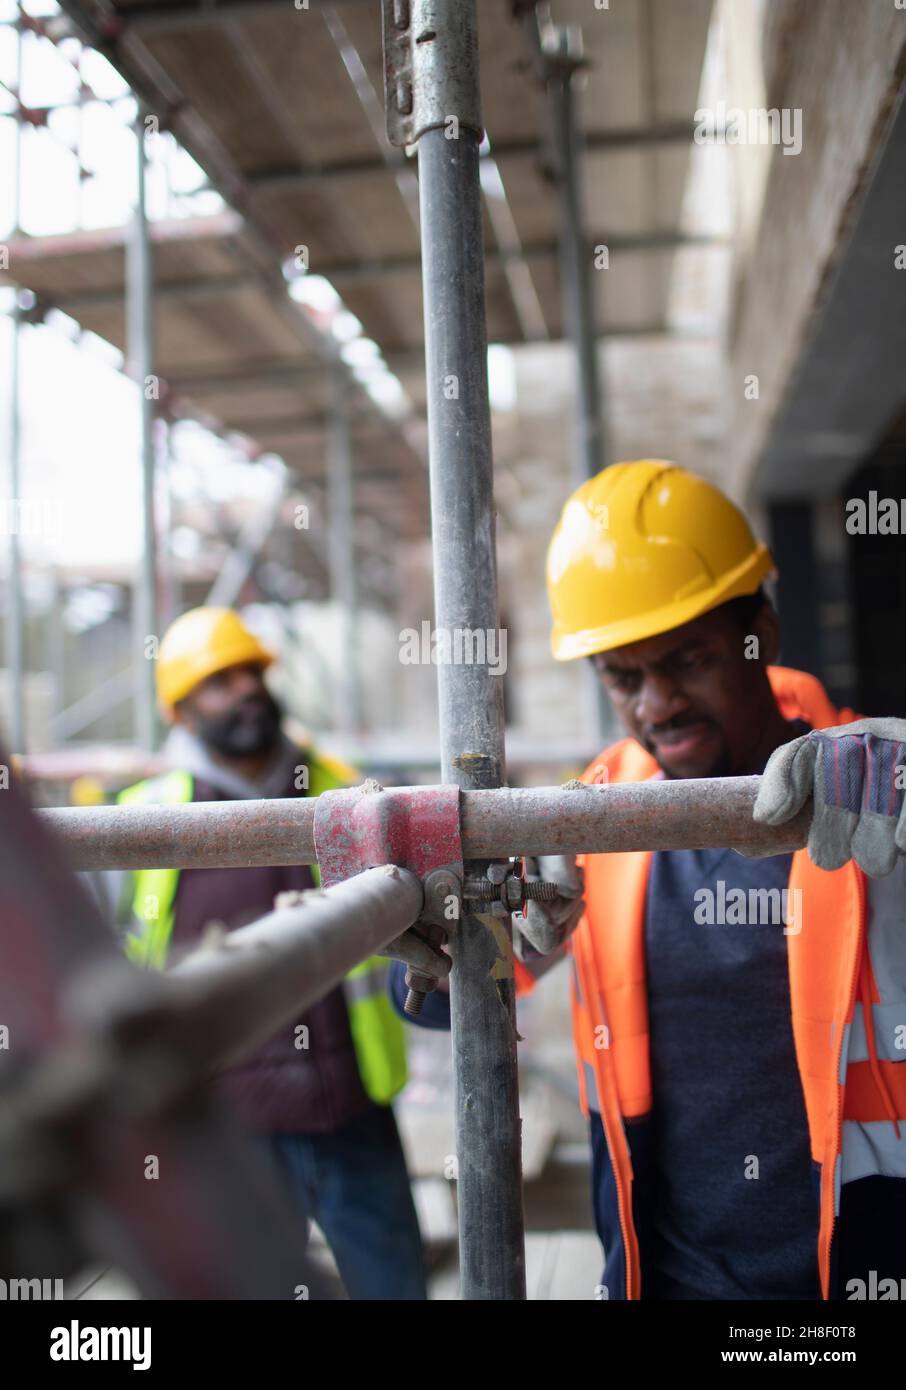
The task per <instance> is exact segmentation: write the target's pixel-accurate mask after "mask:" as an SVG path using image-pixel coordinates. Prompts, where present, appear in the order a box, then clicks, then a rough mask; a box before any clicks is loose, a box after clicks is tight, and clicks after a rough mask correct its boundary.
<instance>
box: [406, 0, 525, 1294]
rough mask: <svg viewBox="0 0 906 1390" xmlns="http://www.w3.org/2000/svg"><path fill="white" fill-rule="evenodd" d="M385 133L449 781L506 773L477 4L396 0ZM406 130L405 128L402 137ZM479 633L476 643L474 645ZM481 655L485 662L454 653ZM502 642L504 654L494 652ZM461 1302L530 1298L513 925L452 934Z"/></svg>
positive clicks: (468, 785)
mask: <svg viewBox="0 0 906 1390" xmlns="http://www.w3.org/2000/svg"><path fill="white" fill-rule="evenodd" d="M384 26H385V28H384V34H385V66H386V68H387V74H388V77H387V93H388V127H389V129H390V132H391V138H395V139H396V140H397V142H398V143H410V144H411V143H415V142H417V147H418V171H419V190H420V206H421V241H422V280H423V289H424V302H425V342H426V372H427V399H428V437H429V458H430V483H431V526H432V541H433V554H434V604H435V623H436V627H437V629H438V632H439V633H440V634H442V637H443V639H446V640H447V641H448V642H449V647H448V656H447V659H445V660H442V661H441V662H440V663H439V664H438V695H439V704H440V738H441V767H442V777H443V780H444V782H454V783H457V784H458V785H459V786H460V787H462V788H464V789H467V790H475V789H483V788H489V787H499V786H501V785H502V783H503V780H504V777H505V752H504V719H503V688H502V684H501V678H500V675H499V674H498V675H495V674H494V673H493V666H494V665H495V664H497V663H496V662H492V660H491V655H492V652H499V651H500V650H502V648H500V647H499V646H498V644H499V643H500V641H501V637H502V634H501V633H500V629H499V626H498V614H497V574H496V558H495V547H494V507H493V495H492V462H491V424H490V410H489V406H488V381H487V330H486V326H485V307H484V263H483V248H482V226H481V192H480V184H479V173H478V149H479V144H480V142H481V138H482V127H481V112H480V101H479V91H478V35H477V15H476V6H475V3H474V0H415V3H413V4H412V5H411V7H410V6H409V5H406V4H400V3H399V0H385V5H384ZM395 126H396V129H394V127H395ZM476 634H477V635H478V636H477V637H476ZM476 640H480V642H481V643H482V645H483V651H482V653H481V658H482V659H480V660H477V661H474V660H471V659H469V660H465V659H463V658H462V656H461V657H460V658H459V659H457V655H456V654H457V651H458V650H459V646H458V644H462V643H465V642H470V643H474V641H476ZM492 644H493V646H492ZM451 954H452V956H453V971H452V976H451V984H450V997H451V1015H452V1031H453V1061H454V1070H455V1090H456V1099H455V1105H456V1158H457V1169H458V1205H459V1234H460V1272H461V1296H462V1297H463V1298H464V1299H494V1300H499V1299H521V1298H524V1297H525V1252H524V1235H523V1215H522V1155H521V1145H520V1122H519V1090H518V1077H517V1066H516V1026H515V987H514V979H513V963H512V960H513V958H512V938H511V932H510V924H509V919H508V918H506V917H503V918H499V917H474V916H469V917H465V918H463V919H462V920H461V922H460V923H459V926H458V927H457V929H456V930H455V932H453V933H451Z"/></svg>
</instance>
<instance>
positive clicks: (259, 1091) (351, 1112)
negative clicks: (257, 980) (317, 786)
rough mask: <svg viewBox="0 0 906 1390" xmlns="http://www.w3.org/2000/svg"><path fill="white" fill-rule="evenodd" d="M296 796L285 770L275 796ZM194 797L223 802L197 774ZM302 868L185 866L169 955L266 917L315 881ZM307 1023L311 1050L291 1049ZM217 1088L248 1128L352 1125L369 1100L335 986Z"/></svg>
mask: <svg viewBox="0 0 906 1390" xmlns="http://www.w3.org/2000/svg"><path fill="white" fill-rule="evenodd" d="M280 794H281V795H283V796H298V795H304V793H300V792H298V791H297V790H296V789H295V787H294V779H293V777H292V775H290V776H289V777H288V779H287V785H286V787H285V788H284V790H283V791H282V792H281V793H280ZM192 799H193V801H226V800H230V799H232V795H231V793H230V792H229V791H225V790H221V789H220V788H218V787H216V786H214V785H213V783H212V782H208V781H206V780H205V779H204V778H203V777H200V776H198V775H195V778H194V788H193V798H192ZM313 883H314V880H313V878H312V875H311V870H310V869H309V868H307V867H306V866H305V865H296V866H291V867H286V868H276V867H275V868H269V867H264V868H252V869H183V870H182V871H181V872H180V875H179V883H178V887H177V890H176V899H175V902H174V922H173V935H172V938H171V955H170V959H171V960H173V959H174V958H177V957H178V956H179V955H180V954H182V953H183V951H184V950H185V948H186V947H187V946H191V945H194V944H195V942H196V941H197V940H198V938H199V937H200V936H201V935H202V933H203V931H204V929H205V927H206V926H207V925H208V924H209V923H212V922H217V923H222V924H223V925H224V926H225V927H226V928H227V929H228V930H231V929H233V928H234V927H241V926H245V925H246V924H247V923H248V922H253V921H255V919H256V918H258V917H262V916H264V914H265V913H267V912H270V911H271V909H272V908H273V905H274V898H275V897H276V895H277V894H278V893H282V892H286V891H287V890H289V889H296V890H300V889H305V888H311V887H312V886H313ZM300 1023H304V1024H305V1025H306V1026H307V1028H308V1048H307V1049H305V1048H297V1047H296V1046H295V1041H296V1033H295V1029H296V1027H297V1026H298V1024H300ZM217 1085H218V1089H219V1090H220V1091H221V1093H222V1094H223V1095H224V1096H225V1098H226V1099H227V1102H228V1103H229V1104H230V1105H231V1106H232V1107H233V1108H234V1109H236V1110H238V1112H239V1115H240V1118H241V1119H242V1121H243V1123H244V1124H245V1125H246V1127H247V1128H248V1129H250V1130H252V1131H254V1132H256V1133H260V1134H297V1133H309V1134H311V1133H325V1132H327V1131H330V1130H335V1129H339V1128H341V1127H342V1126H344V1125H346V1124H349V1123H350V1122H351V1121H352V1120H353V1119H355V1118H356V1116H358V1115H360V1114H362V1112H363V1111H365V1110H367V1109H368V1107H369V1106H370V1105H371V1104H372V1102H371V1101H370V1099H369V1098H368V1096H367V1094H366V1092H365V1088H364V1086H363V1085H362V1080H361V1076H360V1074H359V1068H358V1063H357V1060H356V1054H355V1048H354V1046H353V1041H352V1035H351V1033H350V1031H349V1017H348V1014H347V1011H346V1002H345V999H344V997H343V991H342V989H339V988H338V989H334V990H332V991H331V993H330V994H328V995H326V996H325V998H324V999H322V1000H320V1002H319V1003H317V1004H315V1006H314V1007H313V1008H312V1009H309V1010H308V1012H307V1013H306V1014H302V1015H300V1016H299V1018H298V1019H296V1020H295V1022H294V1023H292V1024H288V1025H286V1026H285V1027H283V1028H281V1029H280V1031H279V1032H278V1033H277V1034H275V1036H274V1037H273V1038H271V1040H270V1041H269V1042H267V1043H265V1044H264V1045H263V1046H262V1047H261V1048H259V1050H258V1051H257V1052H255V1053H254V1054H253V1055H252V1056H251V1057H250V1058H248V1060H247V1061H245V1062H241V1063H239V1064H238V1065H236V1066H234V1067H231V1068H229V1069H228V1070H227V1071H225V1072H224V1073H223V1075H222V1076H221V1077H220V1078H219V1080H218V1083H217Z"/></svg>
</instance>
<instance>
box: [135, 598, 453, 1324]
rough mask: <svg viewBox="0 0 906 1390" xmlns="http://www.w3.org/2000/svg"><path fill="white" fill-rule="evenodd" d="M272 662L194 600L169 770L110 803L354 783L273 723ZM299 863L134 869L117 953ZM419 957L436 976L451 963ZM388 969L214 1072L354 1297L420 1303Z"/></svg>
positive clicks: (184, 940)
mask: <svg viewBox="0 0 906 1390" xmlns="http://www.w3.org/2000/svg"><path fill="white" fill-rule="evenodd" d="M272 660H273V657H272V656H271V654H270V653H269V652H268V651H267V650H266V649H265V647H264V646H262V644H261V643H260V642H259V640H258V639H257V637H255V636H254V634H253V633H252V632H251V631H250V630H249V629H248V627H246V625H245V624H244V623H243V621H242V619H241V618H240V617H239V615H238V614H237V613H235V612H233V611H231V610H229V609H224V608H196V609H193V610H192V611H190V612H187V613H184V614H183V615H182V616H181V617H179V618H177V620H176V621H175V622H174V623H173V625H172V626H171V627H170V629H169V630H168V631H167V633H166V634H165V635H164V637H163V640H162V641H161V644H160V653H159V658H158V662H157V672H156V674H157V689H158V696H159V701H160V706H161V710H162V712H163V714H164V716H165V717H166V719H167V720H168V722H169V723H170V725H171V732H170V735H169V737H168V740H167V743H166V745H165V748H164V753H165V756H166V760H167V763H168V766H169V768H170V770H169V771H168V772H166V773H165V774H163V775H162V776H160V777H156V778H153V779H151V780H150V781H146V782H142V783H139V784H138V785H137V786H135V787H131V788H129V789H128V790H127V791H126V792H124V793H122V795H121V797H120V800H121V801H122V802H125V803H135V802H148V801H157V802H186V801H216V800H236V799H245V798H257V797H272V796H275V797H282V796H306V795H309V796H317V795H318V794H319V793H320V792H322V791H326V790H328V789H331V788H334V787H339V786H345V785H348V784H349V783H350V782H352V781H355V780H356V774H355V773H354V772H353V771H352V769H350V768H346V767H344V766H343V765H341V764H339V763H337V762H336V761H335V760H334V759H332V758H330V757H327V756H325V755H324V754H323V753H322V752H320V751H318V750H317V749H314V748H310V747H309V748H300V747H299V746H298V745H296V744H295V743H293V742H292V741H291V740H290V739H289V738H288V737H287V736H286V734H285V733H284V732H283V731H282V728H281V710H280V707H279V705H278V703H277V701H276V700H275V698H274V696H273V695H272V694H271V692H270V691H269V689H268V688H267V686H266V684H265V681H264V678H263V673H264V671H265V670H266V668H267V667H268V666H269V665H270V664H271V662H272ZM315 875H316V871H314V872H313V871H312V870H311V869H309V868H308V867H306V866H302V865H297V866H294V867H286V868H276V867H274V868H270V867H261V868H251V869H183V870H175V869H173V870H170V869H151V870H146V871H142V872H139V873H137V874H135V875H134V876H133V878H132V881H131V885H130V893H131V929H130V931H129V933H128V935H127V941H126V947H127V952H128V954H129V955H130V957H131V958H132V959H133V960H134V961H136V962H137V963H138V964H141V965H145V966H152V967H157V968H162V967H163V966H164V965H165V964H167V962H168V961H170V960H172V959H173V956H174V954H178V953H179V952H180V951H182V950H184V949H185V948H187V947H191V946H192V945H193V944H194V943H196V942H197V941H198V939H199V937H200V936H201V935H202V933H203V932H204V931H205V929H206V928H207V927H208V926H209V925H210V924H212V923H216V924H218V925H219V926H221V927H225V928H226V929H228V930H231V929H233V928H235V927H239V926H242V925H244V924H246V923H248V922H250V921H254V920H255V919H256V918H258V917H261V916H263V915H264V914H265V913H267V912H269V911H271V910H272V908H273V907H274V903H275V899H276V898H277V897H278V896H279V895H282V894H286V893H294V892H299V891H304V890H305V889H308V888H312V887H313V886H315V883H316V876H315ZM431 955H432V960H431V962H427V961H423V962H422V965H423V966H424V965H429V966H430V965H432V964H433V966H434V973H443V970H444V968H445V966H446V967H448V964H449V963H448V962H446V958H444V959H443V960H442V961H441V960H438V961H434V953H433V952H432V953H431ZM387 966H388V962H387V960H386V959H384V958H381V957H374V958H372V959H371V960H369V961H366V962H364V964H362V965H360V966H358V967H357V968H356V969H355V970H353V971H352V972H351V973H350V975H349V976H348V977H347V979H346V981H345V983H344V985H343V987H340V988H337V989H334V990H333V991H331V993H330V994H328V995H327V996H326V997H325V998H324V999H322V1000H321V1001H320V1002H319V1003H318V1004H316V1005H315V1006H314V1008H312V1009H311V1010H309V1012H308V1013H307V1014H306V1015H305V1016H304V1017H301V1018H299V1019H298V1020H297V1021H296V1022H295V1023H294V1024H293V1025H291V1026H288V1027H286V1028H284V1029H282V1030H281V1031H280V1033H279V1034H277V1035H276V1036H275V1037H274V1038H272V1039H271V1040H270V1042H269V1043H267V1044H266V1045H265V1046H264V1047H262V1048H261V1049H260V1050H259V1051H258V1052H256V1053H255V1054H254V1055H253V1056H252V1057H250V1058H248V1059H247V1060H246V1061H245V1062H243V1063H242V1064H240V1065H238V1066H235V1067H233V1068H231V1069H230V1070H229V1071H228V1072H227V1073H225V1074H224V1076H223V1077H222V1078H221V1086H222V1089H223V1090H224V1091H225V1092H226V1094H227V1096H228V1098H229V1100H230V1101H231V1102H232V1104H233V1106H234V1108H236V1109H237V1110H238V1112H239V1114H240V1117H241V1119H242V1120H243V1122H244V1124H245V1126H246V1127H247V1129H248V1130H250V1131H251V1132H253V1133H255V1134H258V1135H261V1136H264V1142H265V1143H266V1145H267V1146H268V1148H269V1149H270V1150H271V1151H272V1153H273V1155H274V1157H275V1159H276V1160H277V1162H278V1163H279V1164H280V1166H281V1168H282V1169H283V1170H284V1172H285V1175H286V1179H287V1181H288V1182H289V1183H290V1184H291V1185H292V1186H293V1188H294V1190H295V1192H296V1193H297V1195H298V1196H299V1198H300V1200H301V1204H302V1205H303V1207H304V1210H305V1212H306V1214H307V1215H308V1216H311V1217H312V1218H314V1219H316V1220H317V1222H318V1224H319V1225H320V1226H321V1228H322V1230H323V1231H324V1234H325V1236H326V1238H327V1240H328V1243H329V1244H330V1246H331V1248H332V1251H333V1254H334V1256H335V1258H336V1261H337V1266H338V1268H339V1271H340V1274H341V1276H342V1279H343V1282H344V1284H345V1286H346V1289H347V1291H348V1293H349V1295H350V1297H352V1298H375V1299H397V1298H399V1299H422V1298H424V1297H426V1291H425V1279H424V1271H423V1265H422V1251H421V1240H420V1235H419V1228H418V1221H417V1218H416V1214H415V1209H414V1206H413V1202H412V1195H411V1190H410V1185H409V1178H408V1174H407V1171H406V1163H405V1159H404V1156H403V1151H402V1147H401V1145H400V1140H399V1135H398V1132H397V1129H396V1123H395V1120H394V1116H393V1111H392V1109H391V1101H392V1099H393V1097H394V1096H395V1095H396V1094H397V1092H398V1091H399V1090H400V1089H401V1087H402V1086H403V1085H404V1083H405V1080H406V1060H405V1048H404V1039H403V1033H402V1027H401V1024H400V1022H399V1020H398V1019H397V1017H396V1015H395V1014H394V1013H393V1010H392V1008H391V1007H390V1004H389V1000H388V998H387V993H386V970H387Z"/></svg>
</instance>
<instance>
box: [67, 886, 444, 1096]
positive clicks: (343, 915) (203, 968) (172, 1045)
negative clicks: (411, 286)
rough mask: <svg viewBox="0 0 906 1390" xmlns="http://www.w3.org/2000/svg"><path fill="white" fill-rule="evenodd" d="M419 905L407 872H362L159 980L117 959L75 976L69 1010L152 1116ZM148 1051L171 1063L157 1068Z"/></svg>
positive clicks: (304, 1002) (233, 1057)
mask: <svg viewBox="0 0 906 1390" xmlns="http://www.w3.org/2000/svg"><path fill="white" fill-rule="evenodd" d="M423 902H424V894H423V891H422V886H421V882H420V881H419V879H418V878H417V877H416V875H415V874H413V873H410V872H409V871H408V870H407V869H402V868H397V867H396V866H395V865H392V864H388V865H384V866H382V867H380V868H374V869H367V870H366V871H365V872H364V873H362V874H357V875H356V876H355V877H354V878H349V879H346V880H345V881H344V882H343V883H338V884H336V885H335V886H334V887H332V888H329V889H326V890H323V891H321V890H313V891H311V892H308V893H305V894H303V895H302V898H301V901H300V902H299V903H298V904H295V905H293V906H291V907H285V908H282V909H279V910H277V911H275V912H271V913H269V914H268V915H267V916H266V917H262V918H261V919H260V920H259V921H257V922H252V923H251V924H250V925H249V926H247V927H240V928H239V929H238V930H236V931H231V932H228V933H226V934H225V935H224V936H223V937H222V938H221V939H220V940H218V941H215V942H214V943H213V944H211V943H210V942H208V943H205V944H203V945H202V946H200V947H199V948H198V949H197V950H195V951H193V952H192V953H191V955H189V956H186V957H185V958H184V959H183V960H182V961H181V962H180V963H179V964H178V965H176V966H175V967H174V968H173V969H172V970H169V971H167V972H166V973H165V974H164V975H163V976H161V975H159V974H152V975H150V976H149V975H146V974H144V972H142V973H141V974H140V975H138V976H137V977H136V976H135V974H134V973H133V972H130V974H132V980H133V985H132V988H131V989H130V988H129V986H128V984H127V983H126V969H125V968H124V966H123V963H122V962H121V961H119V960H117V961H115V962H110V963H105V965H103V966H101V967H99V970H100V971H101V972H102V974H97V973H94V972H89V973H88V974H86V975H85V976H83V977H81V978H80V979H79V981H78V994H77V995H75V996H73V1004H72V1011H73V1015H74V1016H75V1017H77V1018H78V1017H80V1016H81V1015H82V1014H84V1016H85V1017H84V1022H85V1025H86V1028H87V1029H88V1031H90V1032H91V1033H92V1034H94V1035H95V1036H97V1035H100V1036H101V1037H102V1038H104V1037H112V1038H113V1039H114V1040H115V1044H116V1046H115V1047H114V1048H112V1049H104V1052H105V1054H106V1055H109V1056H110V1058H111V1066H112V1067H113V1068H114V1069H115V1068H116V1067H117V1066H118V1065H120V1063H118V1061H117V1053H119V1055H120V1057H123V1055H124V1054H125V1057H126V1059H127V1062H126V1065H127V1066H128V1067H129V1068H131V1069H132V1070H133V1071H134V1073H135V1078H136V1081H135V1085H136V1090H138V1091H140V1094H141V1102H142V1107H141V1108H143V1109H145V1110H148V1109H157V1108H159V1107H161V1106H164V1105H167V1104H171V1103H172V1102H173V1101H174V1100H176V1099H178V1098H179V1096H180V1094H181V1093H182V1092H183V1091H184V1090H185V1089H186V1087H188V1086H191V1085H195V1084H196V1083H197V1082H198V1081H199V1080H203V1079H205V1078H207V1077H209V1076H212V1075H214V1074H216V1073H217V1072H219V1071H222V1070H223V1069H224V1068H225V1067H229V1066H231V1065H233V1064H234V1063H235V1062H237V1061H241V1060H242V1059H243V1058H245V1057H247V1056H249V1055H250V1054H251V1053H252V1052H253V1051H254V1050H255V1049H256V1048H257V1047H259V1046H260V1045H261V1044H262V1043H264V1042H266V1041H267V1040H268V1038H272V1037H273V1036H274V1033H275V1032H276V1030H277V1029H279V1028H281V1027H284V1026H285V1025H286V1024H289V1023H292V1022H293V1020H295V1019H298V1018H299V1017H300V1016H301V1015H302V1014H304V1013H306V1012H307V1011H308V1010H309V1009H310V1008H311V1007H312V1005H314V1004H315V1003H317V1001H318V1000H319V999H322V998H323V997H324V995H325V994H327V993H328V992H329V991H330V990H331V989H334V988H335V987H336V986H337V985H338V984H339V983H340V982H341V981H342V980H343V979H344V977H345V976H346V975H347V974H348V973H349V971H350V970H352V969H353V967H354V966H356V965H359V964H361V962H362V961H363V960H367V958H368V957H369V956H372V955H374V954H375V953H376V952H378V951H381V950H383V948H384V947H385V946H386V945H387V944H388V942H390V941H392V940H393V939H394V938H395V937H397V936H399V935H400V933H401V932H403V931H406V930H408V928H409V927H411V926H412V925H413V924H414V923H415V922H416V920H417V919H418V915H419V913H420V912H421V909H422V905H423ZM107 971H109V974H108V975H107V976H106V978H108V979H109V985H108V987H107V989H105V988H104V984H103V973H104V972H107ZM79 1000H84V1001H85V1007H84V1009H82V1010H80V1009H79V1007H78V1005H79ZM150 1054H154V1057H157V1058H158V1059H160V1058H161V1057H162V1056H167V1057H168V1058H169V1059H170V1060H169V1063H168V1064H167V1065H161V1064H160V1061H158V1063H157V1065H155V1064H154V1057H152V1056H151V1055H150Z"/></svg>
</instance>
